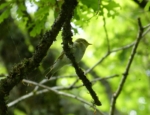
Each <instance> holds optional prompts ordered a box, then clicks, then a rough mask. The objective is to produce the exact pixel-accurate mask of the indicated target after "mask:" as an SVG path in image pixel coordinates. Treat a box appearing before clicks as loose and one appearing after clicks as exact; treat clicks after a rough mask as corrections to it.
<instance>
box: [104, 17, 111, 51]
mask: <svg viewBox="0 0 150 115" xmlns="http://www.w3.org/2000/svg"><path fill="white" fill-rule="evenodd" d="M103 22H104V31H105V35H106V40H107V47H108V52H110V44H109V37H108V32H107V28H106V19H105V16H103Z"/></svg>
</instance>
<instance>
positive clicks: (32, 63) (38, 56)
mask: <svg viewBox="0 0 150 115" xmlns="http://www.w3.org/2000/svg"><path fill="white" fill-rule="evenodd" d="M74 2H76V0H65V1H64V4H63V5H62V8H61V12H60V14H59V16H58V17H57V19H56V20H55V22H54V23H53V25H52V27H51V30H50V31H48V32H46V33H45V34H44V35H43V37H42V39H41V41H40V43H39V44H38V46H37V47H36V50H35V52H34V54H33V56H32V57H31V58H29V59H24V60H23V61H22V62H21V63H19V64H17V65H16V66H15V67H14V68H13V69H12V71H11V72H10V74H9V76H8V77H7V78H6V79H3V80H1V81H0V115H6V113H7V106H6V102H5V97H6V96H8V95H9V92H10V91H11V90H12V88H13V87H14V86H15V85H17V84H18V83H19V82H20V81H21V80H22V79H23V77H24V76H25V75H27V73H30V72H31V71H33V70H34V69H36V68H37V67H38V66H39V64H40V62H41V61H42V59H43V58H44V56H45V55H46V53H47V51H48V49H49V47H50V46H51V45H52V43H53V41H54V40H55V39H56V36H57V35H58V32H59V31H60V29H61V27H62V25H63V23H64V21H65V19H66V18H67V17H68V16H69V15H70V12H69V11H70V10H73V9H74V8H75V7H74ZM68 6H69V9H68Z"/></svg>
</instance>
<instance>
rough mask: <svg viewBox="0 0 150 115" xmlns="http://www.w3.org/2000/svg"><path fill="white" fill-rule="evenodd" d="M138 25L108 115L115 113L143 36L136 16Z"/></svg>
mask: <svg viewBox="0 0 150 115" xmlns="http://www.w3.org/2000/svg"><path fill="white" fill-rule="evenodd" d="M138 25H139V33H138V36H137V40H136V42H135V45H134V47H133V49H132V52H131V55H130V57H129V61H128V64H127V66H126V69H125V72H124V74H123V76H122V79H121V81H120V84H119V87H118V89H117V90H116V92H115V93H114V95H113V97H112V100H111V108H110V113H109V114H110V115H114V114H115V113H114V112H115V104H116V101H117V98H118V97H119V95H120V93H121V91H122V89H123V86H124V84H125V81H126V79H127V76H128V73H129V69H130V67H131V64H132V62H133V59H134V56H135V54H136V50H137V47H138V45H139V42H140V40H141V38H142V36H143V32H144V28H143V27H142V24H141V20H140V18H138Z"/></svg>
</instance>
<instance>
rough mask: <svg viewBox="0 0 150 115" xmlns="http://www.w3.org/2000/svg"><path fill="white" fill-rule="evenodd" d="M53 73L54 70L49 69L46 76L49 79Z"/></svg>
mask: <svg viewBox="0 0 150 115" xmlns="http://www.w3.org/2000/svg"><path fill="white" fill-rule="evenodd" d="M52 75H53V72H52V71H49V72H48V73H47V74H46V75H45V77H46V78H47V79H50V77H51V76H52Z"/></svg>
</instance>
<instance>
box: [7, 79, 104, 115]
mask: <svg viewBox="0 0 150 115" xmlns="http://www.w3.org/2000/svg"><path fill="white" fill-rule="evenodd" d="M23 81H24V82H27V83H29V84H32V85H35V86H39V87H42V88H44V90H40V91H37V92H34V91H33V92H31V93H28V94H27V95H24V96H22V97H20V98H19V99H17V100H15V101H13V102H11V103H9V104H8V107H11V106H13V105H15V104H16V103H18V102H20V101H22V100H25V99H27V98H29V97H31V96H34V95H38V94H41V93H46V92H48V91H52V92H54V93H56V94H58V95H62V96H66V97H70V98H74V99H76V100H78V101H80V102H82V103H84V104H86V105H89V106H90V107H92V108H94V109H95V107H94V106H93V103H89V102H87V101H85V100H84V99H82V98H80V97H78V96H75V95H72V94H69V93H64V92H61V91H58V90H56V89H57V88H55V87H53V88H50V87H48V86H46V85H42V84H39V83H36V82H34V81H30V80H23ZM96 110H97V111H98V112H99V113H100V115H104V114H103V113H102V112H100V111H99V110H98V109H96Z"/></svg>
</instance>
